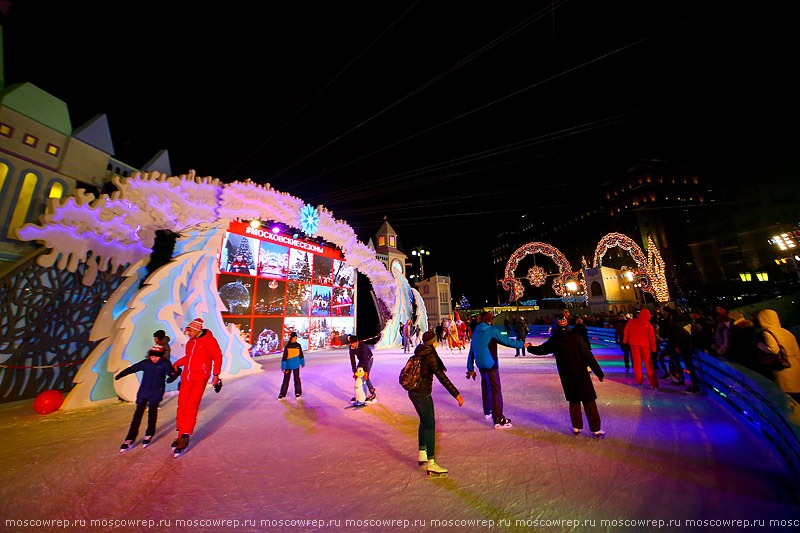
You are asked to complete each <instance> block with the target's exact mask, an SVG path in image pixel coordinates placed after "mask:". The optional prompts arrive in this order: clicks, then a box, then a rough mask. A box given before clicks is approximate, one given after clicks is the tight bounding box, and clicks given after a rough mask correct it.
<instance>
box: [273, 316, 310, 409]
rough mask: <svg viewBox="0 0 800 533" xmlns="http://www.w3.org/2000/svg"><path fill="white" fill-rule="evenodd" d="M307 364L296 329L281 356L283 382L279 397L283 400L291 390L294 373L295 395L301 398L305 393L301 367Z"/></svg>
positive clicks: (290, 335)
mask: <svg viewBox="0 0 800 533" xmlns="http://www.w3.org/2000/svg"><path fill="white" fill-rule="evenodd" d="M301 366H302V367H304V366H306V360H305V358H304V357H303V348H302V346H300V344H298V342H297V333H295V332H294V331H293V332H292V333H291V334H289V342H288V343H287V344H286V346H285V347H284V348H283V357H282V358H281V372H283V384H282V385H281V392H280V394H278V399H279V400H283V398H284V397H285V396H286V392H287V391H288V390H289V378H290V377H291V375H292V374H294V397H295V398H299V397H300V395H301V394H303V388H302V385H301V383H300V367H301Z"/></svg>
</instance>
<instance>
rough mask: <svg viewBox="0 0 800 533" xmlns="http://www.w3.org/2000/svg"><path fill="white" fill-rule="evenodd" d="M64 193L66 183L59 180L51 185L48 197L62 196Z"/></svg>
mask: <svg viewBox="0 0 800 533" xmlns="http://www.w3.org/2000/svg"><path fill="white" fill-rule="evenodd" d="M63 194H64V185H63V184H62V183H61V182H60V181H57V182H55V183H53V185H52V186H51V187H50V192H49V193H48V194H47V197H48V198H61V196H62V195H63Z"/></svg>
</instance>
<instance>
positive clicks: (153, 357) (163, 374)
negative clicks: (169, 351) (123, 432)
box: [114, 344, 178, 452]
mask: <svg viewBox="0 0 800 533" xmlns="http://www.w3.org/2000/svg"><path fill="white" fill-rule="evenodd" d="M162 355H164V347H163V346H161V345H159V344H156V345H155V346H153V347H152V348H150V351H148V352H147V358H146V359H143V360H142V361H139V362H138V363H136V364H135V365H133V366H129V367H128V368H126V369H125V370H123V371H122V372H120V373H119V374H117V375H116V377H114V379H115V380H116V379H121V378H123V377H125V376H127V375H128V374H133V373H134V372H142V382H141V384H140V385H139V390H138V391H137V392H136V411H134V413H133V419H132V420H131V427H130V429H128V436H127V437H125V441H124V442H123V443H122V446H120V447H119V451H120V452H124V451H126V450H128V449H130V448H131V446H133V443H134V441H135V440H136V435H137V433H139V426H140V425H141V423H142V416H143V415H144V410H145V409H146V408H147V407H148V405H149V407H150V410H149V411H148V413H147V431H145V435H144V440H143V441H142V447H143V448H146V447H147V446H148V445H149V444H150V441H151V440H153V436H154V435H155V434H156V422H157V421H158V404H159V403H160V402H161V400H162V399H163V398H164V390H165V389H166V385H165V382H166V378H167V377H168V376H169V377H170V378H171V381H174V379H175V378H177V377H178V373H177V372H176V371H175V369H174V368H172V365H171V364H170V362H169V361H168V360H166V359H164V358H163V357H162Z"/></svg>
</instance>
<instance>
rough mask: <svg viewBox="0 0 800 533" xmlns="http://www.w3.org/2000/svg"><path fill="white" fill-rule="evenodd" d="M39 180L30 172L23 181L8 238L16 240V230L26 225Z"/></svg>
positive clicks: (9, 225)
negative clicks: (26, 218)
mask: <svg viewBox="0 0 800 533" xmlns="http://www.w3.org/2000/svg"><path fill="white" fill-rule="evenodd" d="M37 181H39V178H38V177H37V176H36V174H34V173H33V172H28V173H27V174H25V177H24V178H23V179H22V187H20V190H19V196H17V205H16V207H15V208H14V214H13V215H11V222H10V223H9V224H8V233H7V235H6V236H7V237H9V238H11V239H16V238H17V237H16V234H15V233H14V230H15V229H17V228H18V227H20V226H21V225H23V224H24V223H25V217H26V216H27V215H28V208H29V207H30V205H31V200H32V199H33V192H34V191H35V190H36V182H37Z"/></svg>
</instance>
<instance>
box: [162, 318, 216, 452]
mask: <svg viewBox="0 0 800 533" xmlns="http://www.w3.org/2000/svg"><path fill="white" fill-rule="evenodd" d="M183 332H184V333H185V334H186V336H187V337H189V342H188V343H186V355H184V356H183V357H181V358H180V359H178V360H177V361H175V364H174V365H173V366H174V367H175V368H176V369H177V368H178V367H181V366H185V367H186V371H185V372H184V373H183V375H182V376H181V386H180V392H179V393H178V414H177V417H176V419H175V424H176V425H177V430H178V435H179V437H178V438H177V439H175V442H173V443H172V446H173V448H175V457H177V456H179V455H180V454H181V453H183V451H184V450H185V449H186V447H187V446H188V445H189V437H190V436H191V435H192V433H194V426H195V424H197V411H198V410H199V409H200V401H201V400H202V399H203V393H204V392H205V390H206V385H207V384H208V378H209V377H210V374H211V373H212V372H213V374H214V378H213V379H212V380H211V384H212V385H214V386H217V384H218V383H219V382H220V381H219V374H220V369H221V368H222V352H221V351H220V349H219V344H217V340H216V339H215V338H214V335H212V334H211V332H210V331H208V330H207V329H204V328H203V319H202V318H195V319H194V320H192V321H191V322H190V323H189V325H188V326H186V328H185V329H184V330H183ZM212 368H213V370H212Z"/></svg>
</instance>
